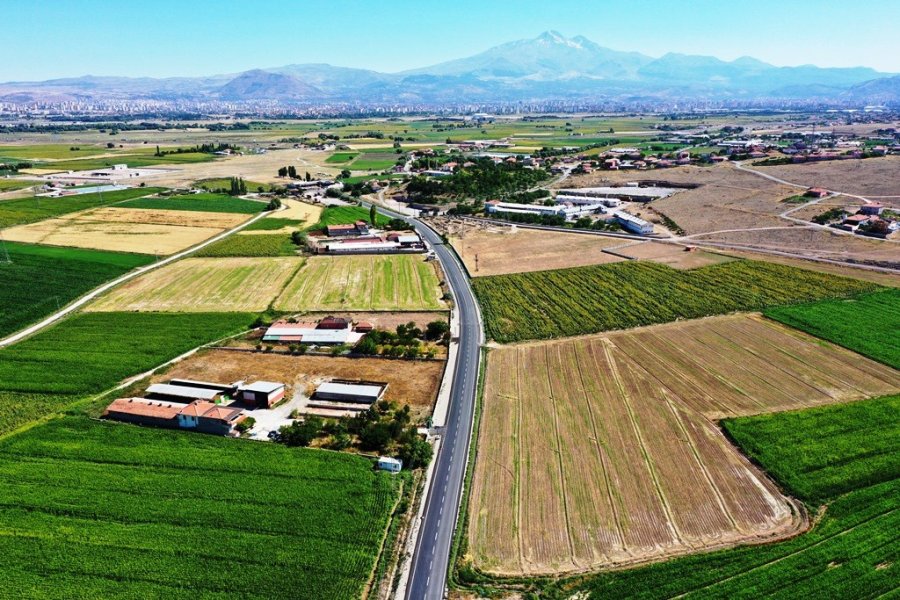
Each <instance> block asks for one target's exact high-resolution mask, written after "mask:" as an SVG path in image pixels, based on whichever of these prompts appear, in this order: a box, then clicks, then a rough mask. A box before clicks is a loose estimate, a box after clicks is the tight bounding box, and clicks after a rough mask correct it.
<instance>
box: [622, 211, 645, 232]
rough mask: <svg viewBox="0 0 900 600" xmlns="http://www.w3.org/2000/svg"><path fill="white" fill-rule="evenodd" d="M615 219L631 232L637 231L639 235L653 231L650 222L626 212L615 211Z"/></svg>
mask: <svg viewBox="0 0 900 600" xmlns="http://www.w3.org/2000/svg"><path fill="white" fill-rule="evenodd" d="M616 221H618V222H619V224H620V225H621V226H622V227H624V228H625V229H627V230H628V231H630V232H632V233H637V234H639V235H648V234H651V233H653V224H652V223H649V222H647V221H645V220H644V219H641V218H640V217H636V216H634V215H630V214H628V213H626V212H617V213H616Z"/></svg>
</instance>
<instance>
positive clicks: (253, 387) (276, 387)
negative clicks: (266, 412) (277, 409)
mask: <svg viewBox="0 0 900 600" xmlns="http://www.w3.org/2000/svg"><path fill="white" fill-rule="evenodd" d="M284 392H285V389H284V384H283V383H275V382H273V381H257V382H255V383H251V384H250V385H246V386H244V387H242V388H241V391H240V395H241V399H242V400H244V401H245V402H250V403H252V404H254V405H256V406H258V407H260V408H270V407H271V406H274V405H275V404H277V403H278V402H279V401H280V400H281V399H282V398H284Z"/></svg>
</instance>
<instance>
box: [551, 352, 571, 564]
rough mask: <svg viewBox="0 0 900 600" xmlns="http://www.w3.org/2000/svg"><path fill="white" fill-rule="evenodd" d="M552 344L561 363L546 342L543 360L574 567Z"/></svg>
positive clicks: (559, 355) (560, 358) (567, 535)
mask: <svg viewBox="0 0 900 600" xmlns="http://www.w3.org/2000/svg"><path fill="white" fill-rule="evenodd" d="M551 346H554V347H555V348H554V349H555V350H556V358H557V359H558V360H559V364H560V365H562V355H561V354H560V352H559V344H552V345H551V344H548V345H547V346H545V349H544V355H545V358H544V361H545V364H546V365H547V385H548V386H549V388H550V399H549V400H550V406H551V407H552V408H553V432H554V434H555V435H554V437H555V438H556V464H557V466H558V467H559V482H560V484H561V485H560V491H561V492H562V500H563V502H562V505H563V515H564V516H565V518H566V541H567V542H568V546H569V557H570V558H571V560H572V564H573V565H575V566H576V567H577V566H578V563H577V562H576V561H575V543H574V542H573V541H572V520H571V519H570V518H569V494H568V493H567V491H568V486H567V482H566V470H565V469H564V468H563V458H562V453H563V449H562V441H561V440H560V437H559V409H558V408H557V396H556V393H555V392H554V391H553V377H552V376H551V375H550V368H549V367H550V364H551V363H550V360H549V359H550V348H551Z"/></svg>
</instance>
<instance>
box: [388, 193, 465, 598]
mask: <svg viewBox="0 0 900 600" xmlns="http://www.w3.org/2000/svg"><path fill="white" fill-rule="evenodd" d="M379 210H380V211H381V212H383V213H384V214H387V215H389V216H391V217H400V218H403V219H405V220H407V221H408V222H409V223H411V224H412V225H413V226H414V227H415V228H416V231H417V232H418V233H419V235H421V236H422V238H423V239H425V240H426V241H427V242H428V243H429V244H430V245H431V246H432V248H434V251H435V254H436V256H437V258H438V260H440V262H441V267H442V268H443V269H444V276H445V278H446V281H447V284H448V285H449V286H450V290H451V292H452V293H453V299H454V302H455V304H456V310H457V311H458V312H459V351H458V352H457V364H456V371H455V372H454V374H453V382H452V384H451V389H450V409H449V411H448V413H447V422H446V425H445V427H444V430H443V431H442V432H441V446H440V450H439V451H438V455H437V457H436V458H435V460H436V461H437V464H436V465H435V467H434V472H433V474H432V482H431V489H430V491H429V492H428V497H427V498H425V512H424V514H423V516H422V523H421V524H420V527H419V538H418V543H417V544H416V551H415V554H414V555H413V559H412V566H411V567H410V575H409V583H408V584H407V588H406V597H407V598H408V599H410V600H423V599H426V600H439V599H440V598H443V597H444V592H445V590H446V587H447V568H448V565H449V562H450V546H451V544H452V542H453V531H454V530H455V529H456V520H457V515H458V513H459V505H460V499H461V497H462V490H463V483H464V480H465V473H466V464H467V462H468V457H469V443H470V440H471V434H472V423H473V421H474V418H475V394H476V389H477V382H478V365H479V361H480V353H481V340H482V326H481V316H480V314H479V312H478V305H477V304H476V302H475V296H474V294H473V293H472V288H471V286H470V285H469V279H468V277H467V276H466V272H465V269H464V268H463V266H462V265H461V264H460V262H459V260H458V259H457V257H456V254H455V253H454V252H453V250H451V249H450V248H448V247H447V246H445V245H444V243H443V240H441V238H440V236H438V235H437V234H436V233H435V232H434V231H433V230H432V229H431V228H429V227H428V226H426V225H425V224H423V223H422V222H421V221H418V220H416V219H411V218H409V217H406V216H405V215H400V214H398V213H395V212H393V211H390V210H387V209H384V208H382V207H379Z"/></svg>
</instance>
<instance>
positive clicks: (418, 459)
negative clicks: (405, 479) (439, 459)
mask: <svg viewBox="0 0 900 600" xmlns="http://www.w3.org/2000/svg"><path fill="white" fill-rule="evenodd" d="M433 453H434V450H433V448H432V447H431V444H429V443H428V442H426V441H425V440H423V439H422V438H421V437H419V435H418V434H417V433H416V430H415V428H413V427H410V428H409V429H407V431H406V433H405V434H404V436H403V440H402V442H401V444H400V448H399V449H398V450H397V458H399V459H400V460H402V461H403V466H404V467H406V468H407V469H418V468H420V467H424V466H427V465H428V463H430V462H431V457H432V454H433Z"/></svg>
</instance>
